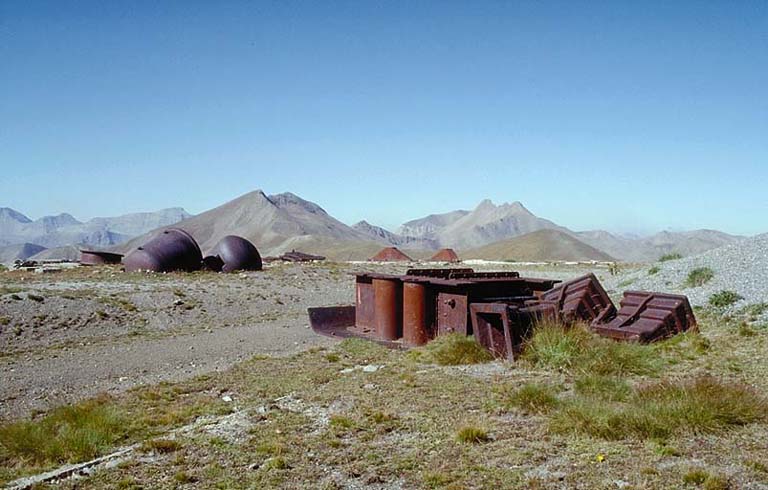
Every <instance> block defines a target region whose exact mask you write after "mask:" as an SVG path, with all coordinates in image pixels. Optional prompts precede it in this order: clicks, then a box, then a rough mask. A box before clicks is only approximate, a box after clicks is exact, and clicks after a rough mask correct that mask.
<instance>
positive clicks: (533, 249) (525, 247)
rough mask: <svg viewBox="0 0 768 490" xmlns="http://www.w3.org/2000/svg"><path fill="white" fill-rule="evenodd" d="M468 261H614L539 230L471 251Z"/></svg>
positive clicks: (563, 235)
mask: <svg viewBox="0 0 768 490" xmlns="http://www.w3.org/2000/svg"><path fill="white" fill-rule="evenodd" d="M461 256H462V257H463V258H465V259H485V260H516V261H530V262H538V261H554V260H567V261H580V260H600V261H609V260H613V259H612V257H611V256H610V255H608V254H606V253H605V252H601V251H600V250H597V249H596V248H594V247H591V246H589V245H587V244H586V243H584V242H581V241H579V240H577V239H576V238H574V237H573V236H571V235H569V234H568V233H565V232H563V231H560V230H538V231H534V232H531V233H527V234H525V235H522V236H519V237H515V238H511V239H509V240H503V241H499V242H496V243H491V244H489V245H485V246H482V247H479V248H475V249H472V250H467V251H466V252H463V253H462V254H461Z"/></svg>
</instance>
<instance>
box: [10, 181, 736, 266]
mask: <svg viewBox="0 0 768 490" xmlns="http://www.w3.org/2000/svg"><path fill="white" fill-rule="evenodd" d="M170 225H174V226H178V227H180V228H182V229H185V230H186V231H188V232H190V233H191V234H192V235H193V236H194V237H195V239H196V240H197V241H198V242H199V244H200V246H201V248H202V250H203V252H206V251H208V250H210V249H211V248H212V247H213V246H214V245H215V244H216V242H217V241H218V240H219V239H221V238H222V237H223V236H225V235H228V234H235V235H240V236H243V237H245V238H248V239H249V240H251V241H253V242H254V243H255V244H256V246H257V247H258V248H259V250H260V251H261V252H262V254H263V255H278V254H281V253H283V252H286V251H289V250H291V249H297V250H302V251H305V252H309V253H317V254H320V255H325V256H327V257H329V258H332V259H337V260H360V259H366V258H369V257H371V256H372V255H373V254H375V253H376V252H377V251H378V250H379V249H381V248H382V247H384V246H396V247H398V248H400V249H403V250H408V251H409V252H408V253H409V255H411V256H415V257H422V256H426V257H428V256H430V255H431V254H432V253H431V252H430V251H434V250H437V249H439V248H453V249H456V250H457V251H458V252H459V254H460V255H462V252H467V251H477V250H478V249H482V250H481V253H482V254H485V255H492V254H493V253H502V252H503V253H504V254H507V255H509V256H510V257H512V256H513V255H514V253H512V252H513V251H511V250H510V247H515V246H525V247H526V248H527V249H529V250H536V249H537V246H538V250H539V252H540V256H539V257H538V258H536V259H534V258H532V257H533V254H531V253H528V255H527V256H528V257H529V258H528V260H547V259H549V258H552V257H547V254H549V253H555V252H556V253H557V254H558V255H559V257H558V259H560V260H566V259H564V258H563V257H592V258H590V259H587V260H607V259H608V258H610V257H613V258H615V259H619V260H624V261H637V262H646V261H655V260H657V259H658V258H659V256H661V255H663V254H665V253H669V252H680V253H682V254H683V255H692V254H697V253H701V252H704V251H706V250H710V249H712V248H716V247H719V246H722V245H727V244H729V243H733V242H735V241H738V240H740V239H741V237H737V236H733V235H728V234H726V233H722V232H718V231H714V230H695V231H688V232H667V231H665V232H661V233H657V234H655V235H653V236H650V237H633V236H629V235H619V234H612V233H609V232H607V231H603V230H592V231H572V230H569V229H568V228H565V227H563V226H560V225H558V224H556V223H554V222H552V221H550V220H547V219H544V218H541V217H539V216H536V215H535V214H534V213H532V212H531V211H530V210H528V209H527V208H526V207H525V206H524V205H523V204H522V203H520V202H517V201H515V202H511V203H502V204H499V205H496V204H494V203H493V202H492V201H490V200H488V199H486V200H483V201H481V202H480V203H479V204H478V205H477V206H476V207H475V208H474V209H472V210H456V211H451V212H448V213H442V214H432V215H429V216H426V217H424V218H419V219H415V220H411V221H408V222H406V223H403V225H401V226H400V227H399V228H398V230H397V232H391V231H389V230H386V229H385V228H382V227H380V226H376V225H373V224H371V223H369V222H367V221H360V222H358V223H356V224H354V225H353V226H348V225H346V224H344V223H342V222H341V221H339V220H337V219H336V218H334V217H333V216H331V215H329V214H328V213H327V212H326V211H325V210H324V209H323V208H322V207H320V206H319V205H317V204H315V203H313V202H311V201H307V200H305V199H302V198H301V197H299V196H297V195H295V194H292V193H290V192H284V193H281V194H273V195H267V194H265V193H264V192H263V191H261V190H256V191H252V192H249V193H247V194H244V195H242V196H240V197H238V198H236V199H233V200H232V201H229V202H227V203H224V204H222V205H220V206H217V207H216V208H213V209H210V210H208V211H205V212H203V213H201V214H199V215H196V216H190V215H189V214H188V213H186V211H184V210H183V209H181V208H170V209H166V210H160V211H157V212H155V213H134V214H130V215H124V216H119V217H114V218H94V219H92V220H90V221H88V222H86V223H81V222H79V221H77V220H76V219H75V218H74V217H72V216H71V215H69V214H66V213H63V214H59V215H56V216H48V217H44V218H40V219H39V220H35V221H32V220H30V219H29V218H27V217H26V216H24V215H23V214H21V213H19V212H18V211H15V210H13V209H10V208H0V246H2V245H8V244H21V243H29V244H35V245H39V246H44V247H49V248H51V247H65V246H67V245H72V244H86V245H89V246H94V247H112V249H113V250H116V251H119V252H127V251H129V250H131V249H132V248H135V247H136V246H138V245H141V244H142V243H144V242H145V241H146V240H147V239H148V238H149V237H150V236H152V234H153V233H157V232H158V231H159V230H161V229H163V228H167V227H168V226H170ZM542 230H547V231H548V233H539V234H535V233H536V232H539V231H542ZM131 237H133V238H131ZM517 237H526V239H525V240H522V241H514V240H513V239H515V238H517ZM510 240H512V241H510ZM558 243H559V245H558ZM491 244H499V247H496V248H494V247H488V248H483V247H487V246H489V245H491ZM535 244H538V245H537V246H534V245H535ZM494 250H495V251H496V252H494ZM7 253H8V254H11V255H13V254H15V253H16V252H14V251H13V250H10V249H9V250H7ZM52 253H53V252H49V254H52ZM526 253H527V252H526ZM510 254H511V255H510ZM518 255H519V254H518ZM597 257H599V258H597ZM569 260H570V259H569Z"/></svg>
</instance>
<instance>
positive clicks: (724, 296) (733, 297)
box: [709, 290, 744, 308]
mask: <svg viewBox="0 0 768 490" xmlns="http://www.w3.org/2000/svg"><path fill="white" fill-rule="evenodd" d="M742 299H744V297H743V296H742V295H740V294H739V293H737V292H736V291H726V290H724V291H718V292H716V293H714V294H713V295H712V296H710V297H709V304H710V305H712V306H714V307H715V308H725V307H726V306H730V305H732V304H734V303H735V302H737V301H739V300H742Z"/></svg>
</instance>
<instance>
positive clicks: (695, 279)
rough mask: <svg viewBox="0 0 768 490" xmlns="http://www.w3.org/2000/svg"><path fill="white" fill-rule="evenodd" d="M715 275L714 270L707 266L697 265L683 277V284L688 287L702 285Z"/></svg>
mask: <svg viewBox="0 0 768 490" xmlns="http://www.w3.org/2000/svg"><path fill="white" fill-rule="evenodd" d="M713 277H715V271H713V270H712V269H710V268H709V267H698V268H696V269H693V270H692V271H691V272H689V273H688V277H687V278H686V279H685V286H686V287H689V288H695V287H699V286H703V285H704V284H706V283H708V282H709V281H711V280H712V278H713Z"/></svg>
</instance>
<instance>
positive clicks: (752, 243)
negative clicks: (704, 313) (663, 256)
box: [608, 234, 768, 310]
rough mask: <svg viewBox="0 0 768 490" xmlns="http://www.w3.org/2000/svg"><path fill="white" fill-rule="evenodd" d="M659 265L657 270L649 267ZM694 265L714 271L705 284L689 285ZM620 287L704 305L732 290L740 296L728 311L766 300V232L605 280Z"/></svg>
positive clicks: (767, 298)
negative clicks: (682, 297)
mask: <svg viewBox="0 0 768 490" xmlns="http://www.w3.org/2000/svg"><path fill="white" fill-rule="evenodd" d="M652 268H658V270H657V271H655V273H654V271H653V270H651V269H652ZM697 268H709V269H711V270H712V272H713V273H714V275H713V277H712V279H710V280H709V281H708V282H706V283H705V284H702V285H700V286H696V287H690V286H689V285H687V284H686V280H687V278H688V275H689V274H690V273H691V271H693V270H694V269H697ZM608 284H609V285H610V286H618V285H623V288H620V289H640V290H647V291H664V292H670V293H677V294H684V295H686V296H688V299H689V300H690V302H691V304H692V305H696V306H706V305H708V303H709V298H710V297H711V296H712V295H713V294H715V293H717V292H719V291H734V292H735V293H737V294H739V295H740V296H742V298H743V299H741V300H739V301H737V302H735V303H733V305H731V306H730V307H729V309H730V310H737V309H739V308H743V307H744V306H746V305H753V304H758V303H766V302H768V234H763V235H758V236H756V237H753V238H749V239H746V240H744V241H741V242H738V243H736V244H733V245H727V246H725V247H720V248H716V249H713V250H710V251H708V252H705V253H703V254H700V255H694V256H691V257H684V258H681V259H677V260H670V261H667V262H659V263H656V264H650V265H649V266H648V267H646V268H643V269H640V270H636V271H633V272H630V273H628V274H624V275H621V276H620V277H617V278H614V279H612V280H610V281H608Z"/></svg>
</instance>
